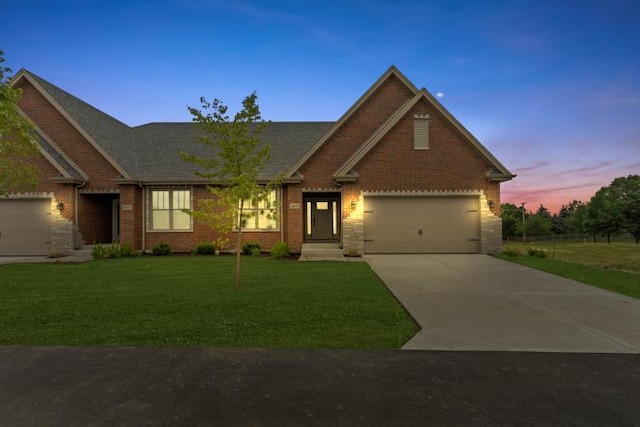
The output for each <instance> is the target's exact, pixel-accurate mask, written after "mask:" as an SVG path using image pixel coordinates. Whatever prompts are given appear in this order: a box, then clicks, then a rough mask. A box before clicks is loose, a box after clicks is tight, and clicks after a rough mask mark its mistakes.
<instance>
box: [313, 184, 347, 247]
mask: <svg viewBox="0 0 640 427" xmlns="http://www.w3.org/2000/svg"><path fill="white" fill-rule="evenodd" d="M339 221H340V196H339V195H326V196H323V195H311V196H307V197H305V241H306V242H337V241H340V231H339V230H340V223H339Z"/></svg>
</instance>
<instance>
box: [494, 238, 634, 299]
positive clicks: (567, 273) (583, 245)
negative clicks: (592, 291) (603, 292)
mask: <svg viewBox="0 0 640 427" xmlns="http://www.w3.org/2000/svg"><path fill="white" fill-rule="evenodd" d="M531 247H535V248H539V249H544V250H545V251H546V252H547V257H546V258H539V257H536V256H529V255H527V249H528V248H531ZM503 250H504V251H505V253H503V254H501V255H497V256H498V257H499V258H502V259H506V260H509V261H513V262H516V263H518V264H523V265H526V266H529V267H532V268H536V269H538V270H542V271H546V272H548V273H552V274H555V275H558V276H562V277H566V278H568V279H573V280H576V281H578V282H582V283H586V284H588V285H592V286H597V287H599V288H603V289H607V290H609V291H613V292H617V293H620V294H623V295H627V296H630V297H633V298H638V299H640V245H637V244H635V243H632V242H624V243H620V242H617V243H611V244H608V243H604V242H597V243H594V242H533V243H526V244H523V243H515V242H510V243H505V244H504V245H503ZM507 253H511V254H512V255H507ZM515 253H518V254H519V255H517V256H514V255H513V254H515Z"/></svg>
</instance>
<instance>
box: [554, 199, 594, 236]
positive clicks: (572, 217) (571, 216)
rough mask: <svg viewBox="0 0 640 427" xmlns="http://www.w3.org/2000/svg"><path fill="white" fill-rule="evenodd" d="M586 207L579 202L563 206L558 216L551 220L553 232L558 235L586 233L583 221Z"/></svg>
mask: <svg viewBox="0 0 640 427" xmlns="http://www.w3.org/2000/svg"><path fill="white" fill-rule="evenodd" d="M585 212H586V206H585V204H584V203H582V202H581V201H579V200H573V201H571V202H570V203H568V204H566V205H562V207H561V208H560V211H559V212H558V214H557V215H554V216H553V217H552V218H551V223H552V225H551V231H553V232H554V233H556V234H566V233H569V234H574V233H584V228H583V224H582V223H583V221H584V215H585Z"/></svg>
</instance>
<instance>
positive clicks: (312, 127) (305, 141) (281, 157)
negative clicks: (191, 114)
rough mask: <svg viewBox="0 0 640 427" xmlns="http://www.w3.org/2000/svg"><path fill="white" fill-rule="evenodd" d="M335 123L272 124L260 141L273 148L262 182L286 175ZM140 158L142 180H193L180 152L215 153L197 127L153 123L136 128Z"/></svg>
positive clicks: (191, 166) (192, 174) (191, 124)
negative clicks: (202, 139) (203, 141)
mask: <svg viewBox="0 0 640 427" xmlns="http://www.w3.org/2000/svg"><path fill="white" fill-rule="evenodd" d="M332 124H333V123H332V122H271V123H269V124H268V125H267V127H266V128H265V129H264V131H263V132H262V133H261V134H260V141H261V142H262V143H265V144H269V145H270V146H271V159H270V161H269V163H268V165H267V168H266V169H265V170H264V172H263V173H262V174H261V176H260V177H259V178H261V179H269V178H273V177H275V176H276V175H278V174H280V173H282V172H284V171H286V170H287V169H288V168H289V167H291V165H293V163H295V161H296V160H298V158H300V157H301V156H302V155H303V154H304V153H305V152H306V151H307V150H308V149H309V148H310V147H311V146H312V145H313V144H314V143H315V142H316V141H317V140H318V139H319V138H320V137H321V136H322V135H323V134H324V133H325V132H326V131H327V130H328V129H329V128H330V127H331V125H332ZM133 130H134V133H135V134H136V138H135V141H136V142H135V145H136V152H137V153H144V154H143V155H139V157H138V165H137V169H136V170H135V172H134V173H133V175H135V176H136V177H137V178H139V179H141V180H163V179H170V178H175V179H190V178H191V179H193V178H194V177H195V175H194V171H195V167H194V165H191V164H189V163H186V162H185V161H184V160H182V158H181V157H180V156H179V154H178V152H179V151H184V152H186V153H189V154H191V155H195V156H202V157H211V156H212V155H213V149H212V148H211V147H208V146H206V145H205V144H203V143H202V142H200V141H199V140H198V136H199V135H201V134H202V130H201V129H200V126H199V125H198V124H197V123H150V124H146V125H142V126H138V127H136V128H133Z"/></svg>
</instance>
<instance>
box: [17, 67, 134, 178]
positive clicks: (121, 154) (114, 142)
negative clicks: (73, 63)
mask: <svg viewBox="0 0 640 427" xmlns="http://www.w3.org/2000/svg"><path fill="white" fill-rule="evenodd" d="M21 78H25V79H27V80H28V81H29V82H30V83H31V84H32V85H33V86H34V87H35V88H36V89H37V90H38V91H39V92H40V93H42V95H43V96H44V97H45V98H47V100H48V101H49V102H51V104H52V105H53V106H54V107H55V108H56V109H57V110H58V111H59V112H60V113H61V114H62V115H63V116H64V117H65V118H66V119H67V120H68V121H69V123H71V125H72V126H73V127H75V128H76V129H77V130H78V132H80V133H81V134H82V135H83V136H84V137H85V138H86V139H87V141H89V143H90V144H91V145H92V146H93V147H94V148H95V149H96V150H97V151H98V152H99V153H100V154H101V155H102V156H104V158H105V159H107V161H108V162H109V163H110V164H111V165H112V166H113V167H114V168H115V169H116V170H117V171H118V172H120V174H122V176H123V177H125V178H131V176H130V175H129V173H128V172H127V171H126V169H125V167H126V166H130V165H128V163H130V159H131V157H130V156H129V155H128V154H130V153H127V151H128V150H127V146H129V144H127V138H126V133H127V130H128V129H129V127H128V126H127V125H125V124H124V123H122V122H120V121H118V120H116V119H114V118H113V117H111V116H109V115H108V114H105V113H103V112H102V111H100V110H98V109H97V108H95V107H93V106H91V105H89V104H87V103H86V102H84V101H82V100H80V99H78V98H76V97H75V96H73V95H71V94H70V93H68V92H66V91H64V90H62V89H60V88H59V87H57V86H55V85H52V84H51V83H49V82H48V81H46V80H44V79H43V78H41V77H38V76H36V75H35V74H33V73H31V72H29V71H27V70H25V69H22V70H20V71H19V72H18V73H17V74H16V75H15V76H14V77H13V79H12V84H14V83H13V82H17V81H18V80H20V79H21ZM123 166H124V167H123Z"/></svg>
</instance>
